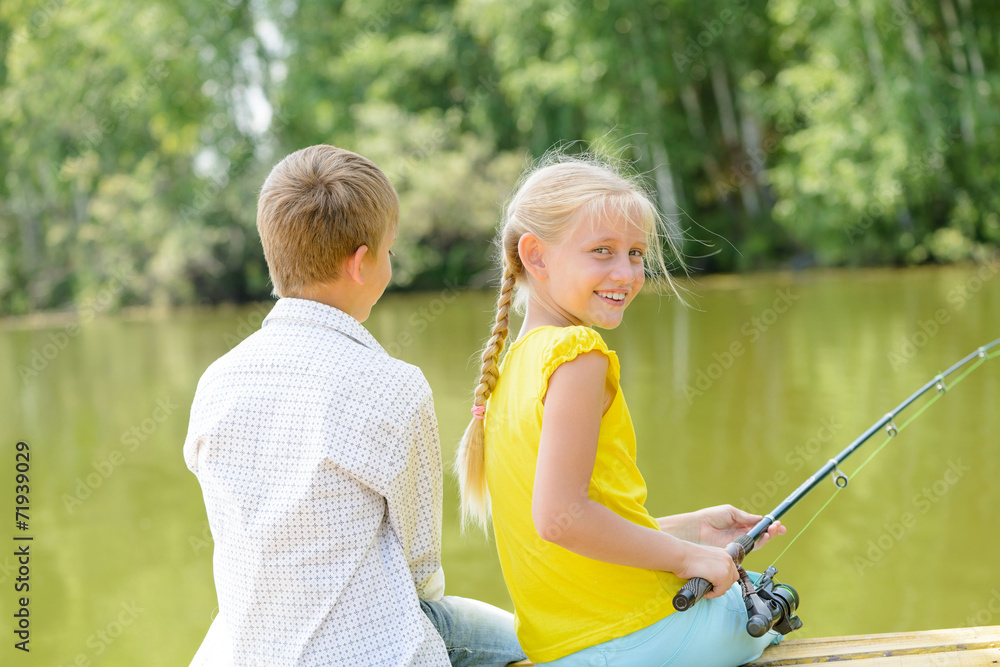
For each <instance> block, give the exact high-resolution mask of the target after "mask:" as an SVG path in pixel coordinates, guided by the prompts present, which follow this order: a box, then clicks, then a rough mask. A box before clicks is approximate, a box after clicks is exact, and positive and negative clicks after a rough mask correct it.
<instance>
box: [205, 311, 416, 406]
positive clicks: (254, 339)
mask: <svg viewBox="0 0 1000 667" xmlns="http://www.w3.org/2000/svg"><path fill="white" fill-rule="evenodd" d="M292 376H299V377H308V376H313V377H319V378H324V379H325V380H326V383H329V384H326V383H324V384H321V385H317V389H321V388H322V387H324V386H325V387H326V388H329V389H337V388H338V387H339V388H340V391H337V393H342V391H343V390H347V391H348V392H352V393H355V394H357V396H358V397H359V398H362V397H365V396H366V394H372V393H374V394H376V395H377V396H394V397H399V396H401V395H402V396H415V395H416V396H422V395H423V394H429V393H430V385H429V384H428V383H427V380H426V378H425V377H424V374H423V372H422V371H421V370H420V368H419V367H417V366H414V365H413V364H410V363H407V362H405V361H402V360H401V359H396V358H395V357H392V356H390V355H389V354H388V353H387V352H386V351H385V350H384V349H383V348H382V346H381V345H380V344H379V343H378V341H377V340H376V339H375V338H374V337H373V336H372V335H371V334H370V333H369V332H368V331H367V330H366V329H365V328H364V327H363V326H362V325H361V323H360V322H358V321H357V320H355V319H354V318H352V317H350V316H349V315H347V314H346V313H343V312H342V311H339V310H337V309H335V308H332V307H330V306H326V305H324V304H320V303H317V302H313V301H306V300H303V299H281V300H280V301H278V302H277V303H276V304H275V306H274V308H273V309H272V310H271V312H270V313H269V314H268V315H267V317H265V318H264V322H263V324H262V325H261V328H260V329H259V330H257V331H255V332H253V333H252V334H250V335H249V336H248V337H247V338H245V339H244V340H243V341H242V342H240V343H239V344H237V345H236V346H235V347H233V348H232V349H231V350H229V351H228V352H226V353H225V354H224V355H222V356H221V357H219V358H218V359H216V360H215V361H214V362H212V364H211V365H209V367H208V368H207V369H206V370H205V372H204V374H203V375H202V377H201V380H200V381H199V383H198V384H199V389H201V388H203V387H204V388H208V387H209V386H211V385H216V384H219V383H220V381H221V384H223V385H230V384H232V383H233V382H234V381H239V378H240V377H242V378H245V381H247V382H252V381H253V380H252V378H255V377H256V378H258V379H260V380H265V378H267V379H269V380H270V381H276V380H278V379H279V378H281V377H292ZM265 381H266V380H265Z"/></svg>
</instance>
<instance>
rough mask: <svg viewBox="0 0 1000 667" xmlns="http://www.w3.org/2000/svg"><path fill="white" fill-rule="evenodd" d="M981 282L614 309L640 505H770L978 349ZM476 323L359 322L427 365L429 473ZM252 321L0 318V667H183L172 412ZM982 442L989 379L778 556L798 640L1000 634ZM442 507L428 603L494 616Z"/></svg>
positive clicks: (444, 316)
mask: <svg viewBox="0 0 1000 667" xmlns="http://www.w3.org/2000/svg"><path fill="white" fill-rule="evenodd" d="M997 269H998V267H996V266H994V267H993V269H992V271H991V270H990V269H989V268H986V269H983V270H982V273H981V275H979V274H977V270H976V269H975V268H948V269H938V270H908V271H872V272H857V273H848V272H808V273H799V274H769V275H758V276H751V277H712V278H705V279H702V280H701V281H700V283H699V284H696V285H694V286H693V289H694V291H695V292H696V294H697V309H685V308H684V307H683V306H680V305H679V304H677V303H676V302H675V301H673V300H670V299H667V298H658V297H656V296H644V297H640V298H639V299H637V300H636V301H635V302H634V304H633V305H632V306H631V307H630V310H629V312H628V313H627V315H626V318H625V324H624V325H623V326H622V327H620V328H619V329H618V330H616V331H613V332H608V333H607V334H606V338H607V340H608V342H609V344H610V345H611V347H613V348H614V349H616V350H617V352H618V354H619V357H620V359H621V365H622V376H623V377H622V386H623V388H624V392H625V396H626V398H627V400H628V402H629V406H630V409H631V412H632V415H633V419H634V421H635V426H636V432H637V438H638V452H639V466H640V468H641V470H642V472H643V474H644V476H645V478H646V482H647V484H648V487H649V500H648V507H649V508H650V510H651V511H652V512H653V513H654V515H663V514H669V513H675V512H683V511H689V510H694V509H697V508H700V507H705V506H709V505H715V504H720V503H733V504H737V505H743V506H745V507H748V508H749V509H752V510H754V511H758V512H766V511H768V510H770V509H771V508H772V507H773V506H774V505H776V504H777V503H778V502H779V501H780V500H781V499H782V498H784V497H785V496H786V495H787V494H788V493H790V492H791V491H792V490H793V489H794V488H795V487H796V486H798V484H799V483H800V482H801V481H802V480H804V479H805V478H806V477H807V476H808V475H809V474H811V473H812V471H813V470H815V469H817V468H819V467H820V466H821V465H822V464H824V463H825V462H826V461H827V460H828V459H829V458H831V457H832V456H833V455H834V454H836V453H837V452H839V451H840V450H841V449H842V448H843V447H844V446H845V445H847V444H848V443H849V442H850V441H851V440H853V439H854V438H855V437H856V436H857V435H859V434H860V433H861V432H862V431H864V430H865V429H866V428H867V427H868V426H869V425H870V424H872V423H873V422H874V421H876V420H877V419H879V418H880V417H881V416H882V415H884V414H885V413H886V412H887V411H888V410H890V409H891V408H893V407H894V406H895V405H896V404H897V403H899V402H900V401H902V400H903V399H904V398H906V397H907V396H909V395H910V393H912V392H913V391H914V390H915V389H917V388H918V387H919V386H921V385H922V384H923V383H924V382H926V381H927V380H929V379H930V378H931V377H932V376H933V375H935V374H937V373H938V372H940V371H942V370H944V369H945V368H946V367H947V366H949V365H950V364H952V363H953V362H955V361H957V360H958V359H959V358H961V357H962V356H964V355H966V354H967V353H969V352H971V351H972V350H974V349H975V348H976V347H978V346H979V345H982V344H985V343H987V342H989V341H990V340H993V339H995V338H998V337H1000V278H998V275H1000V274H998V272H997ZM492 303H493V295H492V294H488V293H483V292H473V291H465V290H461V289H455V290H451V289H447V290H443V291H442V292H440V293H433V294H405V295H388V296H386V297H385V298H384V299H383V300H382V301H381V302H380V304H379V305H378V306H376V308H375V311H374V313H373V316H372V318H371V319H370V320H369V322H368V324H367V326H368V328H369V330H370V331H372V333H373V334H374V335H375V336H376V337H377V338H378V339H379V340H380V341H381V342H382V343H383V344H384V345H385V346H386V347H387V348H388V349H389V350H390V352H392V353H394V354H395V355H396V356H399V357H401V358H402V359H404V360H406V361H409V362H412V363H414V364H418V365H419V366H420V367H421V368H423V369H424V373H425V374H426V376H427V379H428V381H429V382H430V384H431V387H432V388H433V389H434V395H435V401H436V406H437V414H438V419H439V422H440V429H441V439H442V443H443V445H442V447H443V450H444V457H445V459H446V460H447V461H450V460H451V458H452V456H453V454H454V449H455V443H456V441H457V440H458V438H459V436H460V434H461V431H462V430H463V428H464V427H465V424H466V421H467V419H468V415H469V412H468V409H469V405H470V402H469V401H470V395H471V389H472V382H473V380H474V376H475V372H476V364H474V363H472V362H471V359H472V357H473V355H474V354H475V353H476V351H477V349H478V347H479V345H480V343H481V341H482V340H483V338H484V337H485V336H486V334H487V331H488V326H489V323H490V320H491V312H490V311H491V309H492ZM269 307H270V306H269V304H266V305H260V306H252V307H245V308H219V309H213V310H183V311H174V312H171V313H169V314H166V315H163V314H159V315H157V314H152V313H141V314H135V313H125V314H119V315H115V316H107V317H105V316H99V317H97V318H94V319H93V320H92V321H90V319H91V318H89V317H87V318H86V321H85V322H83V323H82V324H81V326H80V328H79V330H78V331H77V330H70V331H69V332H68V331H67V329H66V324H67V323H66V322H52V323H50V324H49V325H47V326H39V325H37V324H34V325H31V326H28V325H27V324H25V323H24V322H18V321H8V322H5V323H4V322H0V369H2V371H3V376H2V382H0V405H2V406H3V408H2V415H3V419H2V421H0V443H2V446H3V449H2V451H3V452H4V454H3V456H2V457H0V479H2V480H3V482H2V484H0V489H2V492H0V498H2V500H3V502H4V503H6V504H7V506H6V509H5V510H4V516H5V517H7V519H6V525H5V526H4V529H3V532H2V535H3V536H5V537H2V539H4V540H6V546H5V547H4V548H3V549H2V550H0V554H2V555H0V611H2V614H0V616H2V618H3V619H4V620H3V622H2V624H0V626H2V629H3V632H2V634H0V636H3V637H5V638H6V639H4V643H3V646H2V647H0V656H2V659H0V662H2V663H3V664H19V665H20V664H30V665H35V664H37V665H70V664H81V665H83V664H92V665H122V666H125V665H128V666H134V665H157V666H158V665H163V666H167V665H169V666H171V667H173V666H176V665H184V664H187V662H188V661H189V660H190V658H191V656H192V655H193V654H194V652H195V650H196V648H197V646H198V644H199V643H200V641H201V639H202V637H203V636H204V633H205V631H206V629H207V628H208V625H209V622H210V618H211V616H212V614H213V612H214V610H215V608H216V599H215V589H214V586H213V583H212V547H211V536H210V534H209V533H208V530H207V523H206V521H205V511H204V507H203V504H202V497H201V492H200V489H199V487H198V484H197V481H196V480H195V478H194V476H193V475H191V473H190V472H188V470H187V469H186V467H185V466H184V462H183V460H182V456H181V446H182V443H183V440H184V435H185V432H186V429H187V419H188V409H189V407H190V403H191V399H192V396H193V394H194V389H195V385H196V383H197V381H198V378H199V376H200V375H201V373H202V372H203V371H204V370H205V368H206V367H207V366H208V365H209V364H210V363H211V362H212V361H213V360H214V359H216V358H217V357H218V356H220V355H221V354H223V353H224V352H226V350H227V349H229V348H230V347H231V346H232V345H233V344H235V342H236V341H237V340H238V339H239V338H241V337H243V336H245V335H246V334H247V333H249V332H250V331H251V330H255V329H256V328H258V327H259V323H260V320H261V318H262V316H263V314H264V313H266V311H267V310H268V309H269ZM71 334H75V335H71ZM27 369H31V371H32V372H28V370H27ZM909 414H912V411H911V412H910V413H909ZM903 419H905V416H904V418H903ZM898 423H902V420H900V421H899V422H898ZM998 433H1000V359H994V360H991V361H989V362H987V363H985V364H984V365H983V367H982V368H979V369H978V370H976V371H975V372H974V373H972V374H971V375H969V376H968V377H967V379H965V380H964V381H962V383H961V384H960V385H958V386H957V387H953V388H951V389H950V390H949V391H948V393H947V394H946V395H945V396H944V397H943V398H942V399H941V400H939V401H938V402H937V403H935V404H934V405H932V406H931V407H930V408H929V409H928V410H927V411H926V412H925V413H924V414H923V415H921V417H920V418H919V419H917V420H916V421H914V422H913V424H912V425H911V426H910V427H908V428H907V429H905V430H904V431H903V432H902V433H900V435H899V436H898V437H897V438H896V439H895V440H893V441H892V442H891V443H890V445H889V446H887V447H886V448H885V449H884V450H883V451H882V452H881V453H880V454H879V455H878V456H877V457H876V458H875V459H874V460H873V461H872V462H871V463H870V464H869V465H868V466H867V467H866V468H865V470H864V471H863V472H861V473H859V475H858V477H857V478H856V479H852V481H851V483H850V485H849V486H848V488H847V489H846V490H845V491H843V492H841V493H840V494H839V496H838V497H837V498H836V499H835V500H834V502H833V503H832V504H831V505H830V506H829V507H828V508H827V509H826V510H825V512H824V513H823V514H822V515H821V516H820V518H819V519H818V520H817V521H816V522H815V523H814V524H813V525H812V526H811V527H810V528H809V530H808V531H806V532H805V534H804V535H803V536H802V538H801V539H800V540H799V541H798V542H796V544H795V545H794V546H793V547H792V548H791V549H790V550H789V551H788V552H787V553H786V554H785V555H784V556H783V557H782V558H781V559H780V560H779V561H778V563H777V567H778V570H779V574H778V579H779V580H781V581H785V582H788V583H790V584H792V585H793V586H795V587H796V588H797V589H798V591H799V593H800V595H801V598H802V605H801V607H800V610H799V613H800V615H801V617H802V619H803V620H804V622H805V627H804V629H803V630H802V631H801V632H800V633H799V635H798V636H801V637H806V636H828V635H840V634H855V633H869V632H890V631H901V630H919V629H929V628H940V627H957V626H965V625H995V624H998V623H1000V613H997V612H995V610H997V609H1000V606H998V604H1000V573H998V570H997V568H996V565H995V563H996V556H995V554H996V553H997V551H998V550H1000V531H998V530H997V525H998V520H997V507H1000V484H998V483H997V480H998V479H1000V448H998V444H1000V437H998ZM883 439H884V438H883V437H882V436H881V435H880V436H878V437H876V438H874V439H873V440H872V441H871V442H870V443H869V444H868V445H866V447H865V449H863V450H861V452H859V453H858V454H856V455H855V456H854V457H852V458H851V459H848V461H847V463H846V464H845V465H843V466H842V468H843V470H844V471H845V472H846V473H848V474H849V475H850V474H851V473H852V472H853V471H854V470H855V469H856V468H857V467H858V465H859V464H860V463H861V461H862V460H863V459H864V458H865V457H866V456H867V454H868V453H869V452H871V451H873V450H874V449H875V448H876V447H877V446H878V445H879V444H880V443H881V442H882V441H883ZM18 440H26V441H28V442H29V444H30V446H31V463H30V465H31V497H30V523H29V528H28V530H27V531H18V530H16V529H15V526H14V519H15V517H14V509H13V504H14V500H13V498H14V484H13V479H14V474H15V471H14V445H15V443H16V442H17V441H18ZM833 488H834V487H833V485H832V483H829V482H824V483H823V484H821V485H820V487H819V488H818V489H817V490H816V491H814V492H813V494H812V495H811V496H810V497H809V498H808V499H807V501H805V502H803V503H801V504H800V506H799V507H797V508H796V509H794V510H793V511H792V512H790V513H789V514H788V515H786V517H785V523H786V524H787V525H788V526H789V535H788V536H787V537H786V538H785V539H784V540H782V543H781V544H775V545H772V546H769V547H767V548H766V549H764V550H763V551H762V552H760V553H757V554H753V555H751V557H750V558H749V559H748V561H747V564H748V567H750V568H752V569H758V570H762V569H763V568H765V567H766V566H767V565H768V564H769V563H770V562H771V560H772V559H773V558H775V557H776V556H777V555H778V554H779V552H780V550H781V549H782V548H783V547H784V544H787V543H788V541H789V539H788V538H790V537H791V536H792V535H793V534H794V533H795V532H797V530H798V529H799V528H801V526H802V525H803V524H804V523H805V522H806V521H807V520H808V519H809V518H810V517H811V516H812V515H813V513H814V512H815V511H816V510H817V509H818V507H819V506H820V505H821V504H822V503H823V502H825V501H826V500H827V498H829V496H830V494H831V493H832V491H833ZM446 490H447V491H446V496H445V527H444V563H445V571H446V573H447V576H448V592H449V593H451V594H454V595H465V596H471V597H478V598H481V599H483V600H486V601H489V602H492V603H494V604H496V605H499V606H501V607H506V608H510V601H509V598H508V597H507V593H506V590H505V588H504V585H503V581H502V579H501V576H500V570H499V566H498V564H497V559H496V556H495V553H494V545H493V543H492V542H490V541H487V539H485V538H484V537H482V536H481V535H476V534H471V535H465V536H463V535H461V534H460V532H459V529H458V524H457V520H456V516H457V497H456V488H455V482H454V480H452V479H451V478H448V480H447V483H446ZM15 533H16V534H17V535H19V536H25V535H30V536H32V537H33V538H34V539H33V541H32V542H30V553H31V564H30V567H31V572H30V586H31V591H30V607H29V609H30V631H31V639H30V642H31V643H30V648H31V652H30V654H28V655H23V654H21V653H20V652H19V651H16V650H14V649H13V647H12V644H13V642H14V639H13V638H12V637H13V635H12V634H11V629H13V621H12V618H13V616H12V615H13V613H14V612H15V611H16V610H17V602H16V600H17V597H19V595H20V594H17V593H15V592H14V585H15V583H16V581H15V579H16V577H17V576H18V575H17V572H16V563H15V558H14V556H13V555H12V554H13V551H14V547H13V546H12V545H14V544H15V542H14V541H13V540H12V538H13V537H14V535H15ZM19 544H21V543H19ZM991 609H992V610H994V611H991ZM15 658H16V660H15ZM74 661H76V662H74Z"/></svg>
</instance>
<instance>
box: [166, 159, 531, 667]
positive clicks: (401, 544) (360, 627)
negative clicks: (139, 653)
mask: <svg viewBox="0 0 1000 667" xmlns="http://www.w3.org/2000/svg"><path fill="white" fill-rule="evenodd" d="M398 219H399V202H398V199H397V197H396V192H395V190H394V189H393V187H392V185H391V184H390V183H389V181H388V179H387V178H386V177H385V175H384V174H383V173H382V172H381V171H380V170H379V169H378V167H376V166H375V165H374V164H372V163H371V162H370V161H369V160H367V159H366V158H364V157H362V156H360V155H356V154H355V153H351V152H350V151H346V150H342V149H339V148H334V147H333V146H324V145H320V146H312V147H310V148H306V149H303V150H300V151H297V152H295V153H292V154H291V155H289V156H288V157H286V158H285V159H284V160H283V161H281V162H280V163H279V164H278V165H277V166H276V167H275V168H274V170H273V171H272V172H271V174H270V176H268V178H267V180H266V181H265V183H264V186H263V188H262V189H261V193H260V199H259V202H258V212H257V228H258V231H259V232H260V236H261V242H262V244H263V247H264V256H265V259H266V260H267V264H268V270H269V272H270V276H271V282H272V283H273V285H274V294H275V295H276V296H278V297H280V300H279V301H278V302H277V303H276V304H275V306H274V308H273V309H272V311H271V312H270V314H269V315H268V316H267V317H266V318H265V320H264V323H263V325H262V327H261V330H260V331H258V332H256V333H254V334H253V335H251V336H249V337H248V338H247V339H246V340H245V341H243V342H242V343H241V344H240V345H238V346H237V347H235V348H234V349H233V350H231V351H230V352H229V353H228V354H226V355H224V356H223V357H222V358H220V359H219V360H217V361H216V362H215V363H213V364H212V365H211V366H210V367H209V368H208V370H207V371H206V372H205V374H204V375H203V376H202V378H201V380H200V381H199V383H198V389H197V392H196V394H195V398H194V404H193V405H192V407H191V423H190V427H189V431H188V436H187V440H186V441H185V443H184V457H185V460H186V462H187V465H188V467H189V468H190V469H191V471H192V472H194V473H195V475H196V476H197V477H198V480H199V482H200V483H201V487H202V492H203V493H204V497H205V506H206V509H207V512H208V520H209V524H210V526H211V529H212V535H213V537H214V539H215V554H214V572H215V584H216V590H217V593H218V597H219V615H218V616H217V617H216V619H215V621H214V622H213V624H212V627H211V629H210V630H209V633H208V636H207V637H206V639H205V641H204V642H203V643H202V646H201V648H200V649H199V651H198V654H197V655H196V656H195V659H194V662H193V663H192V664H193V665H194V664H197V665H202V664H204V665H212V666H213V667H217V666H218V665H228V664H236V665H241V666H242V665H268V666H269V667H271V666H274V667H279V666H284V665H289V666H290V665H324V666H325V665H340V664H345V665H365V664H368V665H433V666H440V667H445V666H447V665H448V664H449V654H451V655H452V661H453V662H454V663H455V664H458V662H457V658H462V659H464V660H465V661H466V662H465V663H464V664H496V665H502V664H506V663H507V662H510V661H515V660H519V659H521V658H522V657H523V656H522V654H521V652H520V649H519V648H518V646H517V643H516V638H515V636H514V628H513V620H512V618H513V617H512V616H511V615H510V614H507V613H506V612H503V611H501V610H498V609H495V608H493V607H490V606H489V605H485V604H483V603H479V602H475V601H472V600H462V599H461V598H450V597H449V598H443V597H442V596H443V593H444V573H443V571H442V569H441V555H440V554H441V495H442V475H441V453H440V447H439V442H438V434H437V422H436V419H435V416H434V406H433V402H432V398H431V392H430V388H429V387H428V385H427V382H426V380H425V379H424V377H423V374H422V373H421V372H420V370H419V369H417V368H416V367H414V366H410V365H409V364H406V363H403V362H401V361H399V360H397V359H393V358H392V357H389V356H388V355H387V354H386V353H385V351H384V350H383V349H382V348H381V347H380V346H379V344H378V343H377V342H376V341H375V339H374V338H372V336H371V335H370V334H369V333H368V332H367V331H366V330H365V328H364V327H362V326H361V323H362V322H364V321H365V320H366V319H367V318H368V314H369V312H370V311H371V308H372V306H373V305H374V304H375V302H376V301H378V299H379V297H380V296H381V295H382V292H383V291H384V290H385V287H386V285H387V284H388V282H389V278H390V275H391V273H392V269H391V267H390V263H389V262H390V260H389V257H390V255H391V254H392V252H391V250H390V248H391V247H392V243H393V241H394V240H395V237H396V230H397V226H398ZM442 635H443V640H442ZM470 660H471V662H470Z"/></svg>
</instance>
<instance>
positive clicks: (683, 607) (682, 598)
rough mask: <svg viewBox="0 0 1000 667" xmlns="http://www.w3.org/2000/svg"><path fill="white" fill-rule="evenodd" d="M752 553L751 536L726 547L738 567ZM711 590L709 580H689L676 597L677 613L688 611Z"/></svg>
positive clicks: (695, 578)
mask: <svg viewBox="0 0 1000 667" xmlns="http://www.w3.org/2000/svg"><path fill="white" fill-rule="evenodd" d="M751 551H753V538H752V537H750V536H749V535H743V536H742V537H740V538H739V539H737V540H735V541H733V542H730V543H729V545H728V546H727V547H726V553H728V554H729V555H730V556H731V557H732V559H733V562H734V563H736V564H737V565H739V564H741V563H742V562H743V559H744V558H745V557H746V555H747V554H748V553H750V552H751ZM710 590H712V584H711V582H709V581H708V580H707V579H702V578H701V577H694V578H692V579H688V580H687V582H686V583H685V584H684V585H683V586H681V589H680V590H679V591H677V594H676V595H674V609H676V610H677V611H687V610H688V609H690V608H691V607H692V606H693V605H694V603H695V602H697V601H698V600H700V599H702V598H703V597H705V594H706V593H708V592H709V591H710Z"/></svg>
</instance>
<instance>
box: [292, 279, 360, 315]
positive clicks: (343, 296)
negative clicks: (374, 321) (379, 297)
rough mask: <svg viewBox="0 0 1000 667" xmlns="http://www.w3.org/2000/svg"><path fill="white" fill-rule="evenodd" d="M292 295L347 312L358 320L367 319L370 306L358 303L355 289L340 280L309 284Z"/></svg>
mask: <svg viewBox="0 0 1000 667" xmlns="http://www.w3.org/2000/svg"><path fill="white" fill-rule="evenodd" d="M294 297H295V298H296V299H307V300H309V301H316V302H317V303H322V304H324V305H327V306H332V307H334V308H336V309H337V310H341V311H343V312H345V313H347V314H348V315H350V316H351V317H353V318H354V319H356V320H357V321H358V322H364V321H365V320H367V319H368V313H369V312H370V311H371V308H370V307H365V306H364V305H363V304H360V303H358V299H357V292H356V290H352V289H350V286H348V285H346V284H344V281H341V280H335V281H333V282H332V283H329V284H326V285H320V284H314V285H309V286H307V287H304V288H303V289H301V290H300V291H299V293H298V294H295V295H294Z"/></svg>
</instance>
